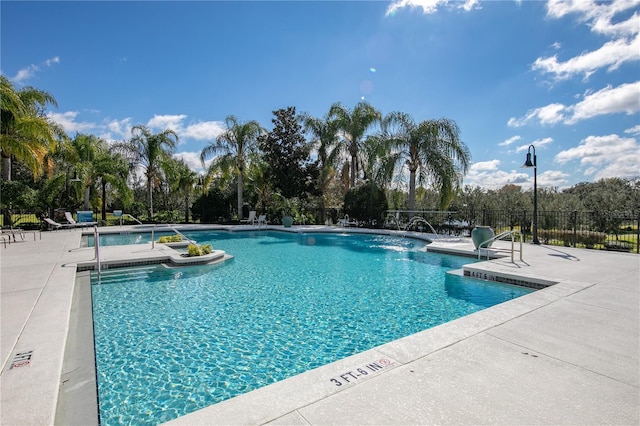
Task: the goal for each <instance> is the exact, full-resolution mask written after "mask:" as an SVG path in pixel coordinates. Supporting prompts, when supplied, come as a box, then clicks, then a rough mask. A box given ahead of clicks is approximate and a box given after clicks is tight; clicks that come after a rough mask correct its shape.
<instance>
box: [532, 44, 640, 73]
mask: <svg viewBox="0 0 640 426" xmlns="http://www.w3.org/2000/svg"><path fill="white" fill-rule="evenodd" d="M637 60H640V36H636V37H635V38H634V39H632V40H627V39H626V38H621V39H618V40H614V41H610V42H607V43H605V44H604V45H603V46H602V47H601V48H599V49H597V50H594V51H592V52H586V53H583V54H581V55H579V56H576V57H573V58H571V59H569V60H567V61H566V62H560V61H558V57H557V55H554V56H551V57H548V58H538V59H536V60H535V62H534V63H533V65H532V67H531V68H532V69H533V70H534V71H536V70H540V71H542V72H544V73H550V74H554V76H555V78H556V79H559V80H564V79H568V78H571V77H573V76H574V75H576V74H584V78H585V79H587V78H589V76H590V75H591V74H593V73H594V72H596V71H597V70H599V69H600V68H603V67H607V68H608V70H609V71H614V70H616V69H618V67H620V65H622V64H623V63H625V62H631V61H637Z"/></svg>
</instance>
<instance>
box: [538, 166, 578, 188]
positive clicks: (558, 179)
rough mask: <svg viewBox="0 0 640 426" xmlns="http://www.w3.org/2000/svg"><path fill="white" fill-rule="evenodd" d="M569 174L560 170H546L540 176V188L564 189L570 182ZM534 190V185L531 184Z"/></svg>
mask: <svg viewBox="0 0 640 426" xmlns="http://www.w3.org/2000/svg"><path fill="white" fill-rule="evenodd" d="M568 178H569V174H567V173H565V172H563V171H560V170H546V171H544V172H542V173H540V174H539V175H538V178H537V179H538V186H540V187H547V188H550V187H556V188H557V187H563V186H565V185H566V184H567V183H568V182H569V181H568V180H567V179H568ZM531 188H533V183H532V184H531Z"/></svg>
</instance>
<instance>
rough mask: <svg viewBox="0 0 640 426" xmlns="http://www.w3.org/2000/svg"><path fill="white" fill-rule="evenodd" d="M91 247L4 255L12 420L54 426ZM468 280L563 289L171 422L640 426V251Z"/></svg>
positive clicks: (544, 258)
mask: <svg viewBox="0 0 640 426" xmlns="http://www.w3.org/2000/svg"><path fill="white" fill-rule="evenodd" d="M80 238H81V231H80V230H62V231H56V232H43V233H42V240H36V241H33V239H32V238H31V236H27V239H26V240H25V241H18V242H17V243H14V244H11V245H10V246H8V247H7V248H6V249H5V248H4V247H1V248H0V250H1V252H0V256H1V260H0V261H1V265H0V272H1V274H0V279H1V283H0V287H1V298H2V299H1V310H2V312H1V321H2V322H1V327H2V328H1V331H2V334H1V341H0V343H1V347H0V354H1V356H2V373H1V376H0V382H1V383H0V385H1V388H0V392H1V393H0V410H1V411H0V424H2V425H27V424H28V425H50V424H54V423H55V420H56V417H55V416H56V414H55V412H56V405H57V403H58V394H59V389H60V386H61V381H62V380H63V379H62V377H63V375H62V370H63V367H62V366H63V355H64V351H65V346H66V345H67V342H68V339H67V336H68V335H70V333H69V319H70V317H71V313H72V312H73V311H74V310H75V309H78V307H77V306H76V305H73V304H72V300H73V295H74V286H75V282H76V265H77V264H78V262H86V261H90V260H91V259H92V258H93V254H94V253H93V250H92V249H90V248H79V246H80ZM433 246H434V248H436V247H437V246H440V248H446V249H447V250H459V251H466V252H468V251H470V250H471V249H472V247H471V243H470V242H469V241H468V240H465V241H463V242H441V243H436V244H434V245H433ZM145 249H146V248H144V247H141V248H140V249H139V250H137V252H138V253H139V255H140V256H143V253H142V252H143V251H144V250H145ZM231 254H232V253H231ZM105 255H107V254H106V253H105ZM131 255H132V254H129V255H128V256H131ZM466 272H467V273H469V274H480V273H482V274H485V273H486V274H488V275H489V276H498V277H508V278H510V279H522V280H523V281H527V282H545V281H551V282H556V283H557V284H555V285H553V286H550V287H548V288H545V289H543V290H539V291H537V292H534V293H532V294H529V295H527V296H524V297H521V298H519V299H516V300H513V301H510V302H507V303H504V304H501V305H498V306H496V307H493V308H490V309H487V310H484V311H481V312H478V313H476V314H473V315H470V316H467V317H464V318H460V319H458V320H456V321H452V322H450V323H447V324H443V325H441V326H439V327H435V328H433V329H430V330H426V331H423V332H421V333H418V334H415V335H412V336H409V337H407V338H404V339H401V340H398V341H395V342H391V343H389V344H386V345H383V346H380V347H378V348H375V349H372V350H370V351H366V352H364V353H361V354H358V355H355V356H352V357H349V358H346V359H343V360H341V361H338V362H335V363H332V364H330V365H327V366H323V367H321V368H318V369H315V370H312V371H309V372H306V373H304V374H301V375H299V376H295V377H292V378H290V379H287V380H283V381H281V382H278V383H275V384H273V385H270V386H267V387H264V388H262V389H258V390H256V391H254V392H251V393H248V394H245V395H242V396H240V397H237V398H234V399H231V400H228V401H224V402H222V403H220V404H216V405H214V406H211V407H208V408H205V409H203V410H200V411H197V412H195V413H192V414H189V415H187V416H184V417H181V418H179V419H176V420H174V421H173V422H171V423H172V424H184V425H194V424H265V423H271V424H299V425H310V424H311V425H316V424H318V425H319V424H398V425H405V424H436V423H438V424H604V423H607V424H635V425H637V424H639V423H640V402H639V401H640V343H639V335H640V291H639V287H640V256H638V255H633V254H622V253H608V252H601V251H593V250H580V249H571V248H564V247H551V246H532V245H526V246H525V248H524V262H520V261H517V262H516V263H511V262H509V260H508V259H500V260H493V261H489V262H483V263H481V264H475V265H474V266H473V267H472V268H468V269H467V271H466ZM78 287H81V286H78ZM75 290H77V288H76V289H75ZM74 347H75V346H74ZM12 367H13V368H12ZM362 372H366V373H367V374H364V373H362ZM65 380H66V379H65ZM88 385H89V386H90V385H91V384H87V383H84V382H77V383H74V382H73V381H71V382H70V383H65V386H70V387H71V388H77V389H81V388H82V387H83V386H84V387H86V386H88Z"/></svg>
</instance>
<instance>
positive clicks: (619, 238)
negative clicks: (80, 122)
mask: <svg viewBox="0 0 640 426" xmlns="http://www.w3.org/2000/svg"><path fill="white" fill-rule="evenodd" d="M415 217H420V218H422V219H424V220H425V221H426V222H428V223H427V224H425V223H424V221H415V220H414V221H412V219H413V218H415ZM54 219H57V220H58V221H62V222H64V217H60V218H58V217H55V218H54ZM383 219H384V221H383V224H384V226H385V227H387V228H392V229H396V228H397V229H407V227H409V226H413V228H414V230H418V231H424V232H434V231H435V232H437V233H440V234H449V235H468V234H469V233H470V232H471V230H472V229H473V227H474V226H479V225H482V226H491V227H492V228H493V230H494V231H495V232H496V233H500V232H502V231H506V230H516V231H520V232H521V233H522V234H523V236H524V239H525V241H531V240H532V238H533V212H532V211H528V210H477V211H474V210H465V211H426V210H416V211H409V210H388V211H386V212H385V217H384V218H383ZM0 222H1V224H2V227H3V228H7V227H10V226H12V227H14V228H23V229H39V228H41V227H42V220H41V218H40V217H39V215H37V214H34V213H27V212H15V211H13V212H11V214H9V212H8V211H7V210H5V209H3V210H2V211H0ZM538 239H539V241H540V242H541V243H542V244H552V245H560V246H567V247H583V248H593V249H601V250H615V251H625V252H632V253H640V245H639V244H638V241H640V212H623V211H592V212H579V211H572V212H567V211H539V212H538Z"/></svg>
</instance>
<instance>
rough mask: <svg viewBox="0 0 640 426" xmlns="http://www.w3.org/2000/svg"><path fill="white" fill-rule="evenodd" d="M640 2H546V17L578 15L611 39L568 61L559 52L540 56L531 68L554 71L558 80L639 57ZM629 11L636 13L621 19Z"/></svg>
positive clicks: (614, 65) (585, 74) (585, 73)
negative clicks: (549, 55) (563, 59)
mask: <svg viewBox="0 0 640 426" xmlns="http://www.w3.org/2000/svg"><path fill="white" fill-rule="evenodd" d="M638 5H640V0H614V1H609V2H597V1H595V0H572V1H565V0H550V1H549V2H548V3H547V16H549V17H551V18H556V19H558V18H562V17H565V16H567V15H569V14H574V15H577V16H578V19H579V20H580V21H581V22H584V23H586V24H587V25H589V26H590V28H591V31H593V32H595V33H598V34H601V35H604V36H607V37H609V38H610V39H611V40H610V41H608V42H606V43H604V44H603V45H602V46H601V47H600V48H599V49H596V50H593V51H590V52H584V53H582V54H580V55H578V56H575V57H573V58H570V59H568V60H566V61H560V60H558V57H557V55H554V56H551V57H547V58H538V59H536V60H535V62H534V63H533V65H532V69H533V70H539V71H541V72H543V73H548V74H552V75H554V77H555V78H556V79H559V80H562V79H568V78H571V77H573V76H574V75H577V74H583V75H584V78H585V79H587V78H589V76H590V75H591V74H593V73H594V72H596V71H598V70H599V69H601V68H607V69H608V70H609V71H614V70H616V69H618V68H619V67H620V65H622V64H624V63H626V62H632V61H638V60H640V14H638V11H637V10H635V9H636V8H637V7H638ZM630 11H633V15H631V16H630V17H628V18H627V19H624V20H620V19H619V17H620V16H622V15H623V14H625V13H628V12H630Z"/></svg>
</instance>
